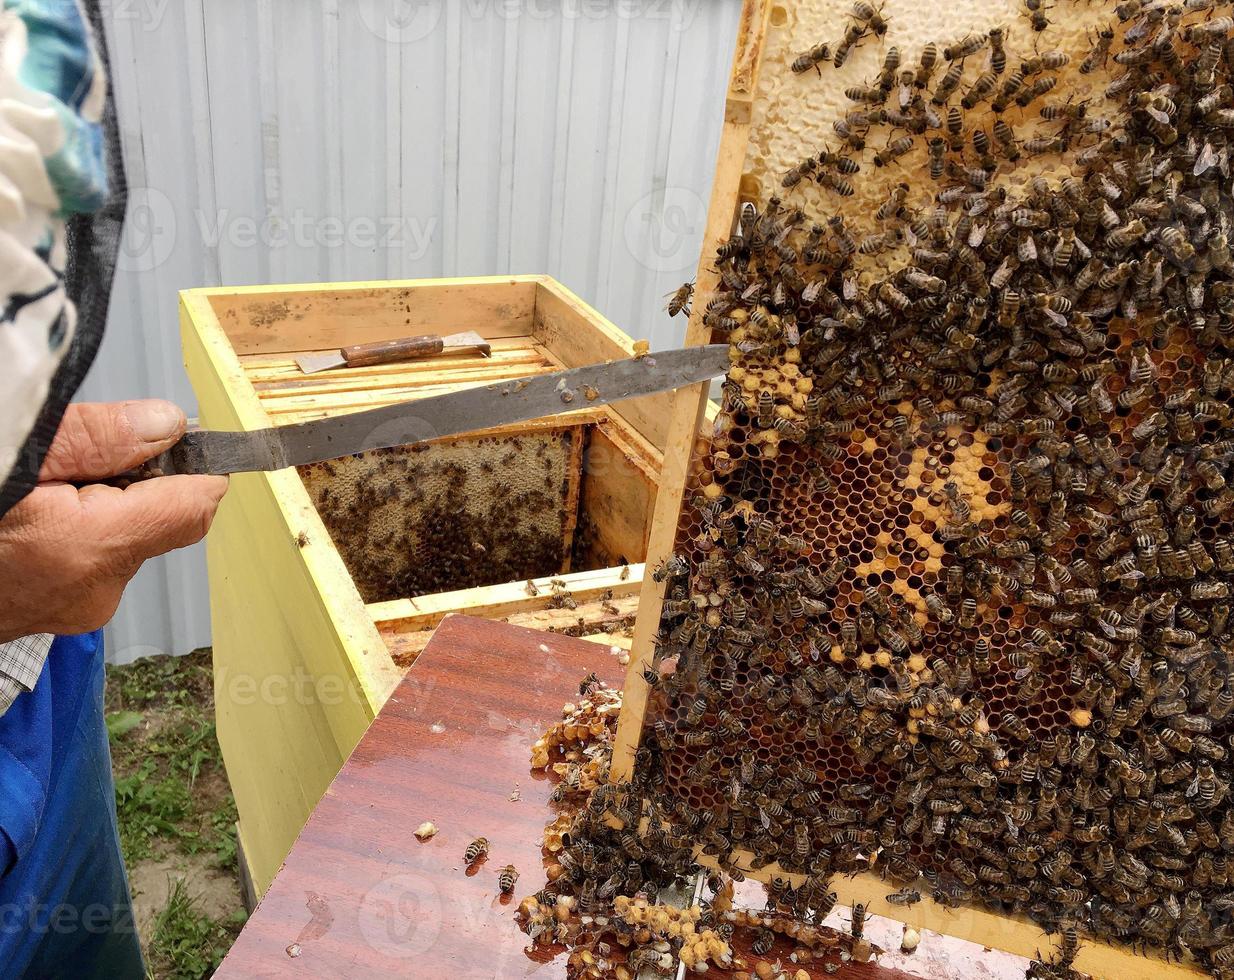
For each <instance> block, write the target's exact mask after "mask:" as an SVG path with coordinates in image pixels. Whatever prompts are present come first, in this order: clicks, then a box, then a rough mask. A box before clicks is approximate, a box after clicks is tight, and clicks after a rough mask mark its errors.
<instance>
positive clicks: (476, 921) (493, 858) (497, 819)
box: [215, 616, 1023, 980]
mask: <svg viewBox="0 0 1234 980" xmlns="http://www.w3.org/2000/svg"><path fill="white" fill-rule="evenodd" d="M593 670H594V671H595V672H596V673H597V674H598V675H599V676H600V677H601V678H602V679H604V680H605V681H607V682H609V683H612V684H615V683H617V682H618V681H619V677H620V673H621V668H620V666H619V665H618V663H617V661H616V659H615V658H614V657H613V656H612V655H611V654H610V652H609V650H608V649H607V648H606V647H604V646H602V645H598V644H595V643H588V642H586V641H584V640H578V639H575V638H572V637H565V636H556V635H551V634H546V633H539V632H535V631H533V630H528V629H521V628H519V627H516V626H510V625H508V624H505V623H495V622H491V621H488V620H481V619H473V618H470V617H464V616H450V617H448V618H447V619H445V620H444V621H443V622H442V624H441V625H440V626H439V627H438V629H437V632H436V634H435V635H434V637H433V639H432V640H431V641H430V643H429V644H428V646H427V647H426V648H425V650H424V652H423V653H422V654H421V655H420V657H419V659H418V660H417V661H416V664H415V666H414V667H413V668H412V669H411V670H409V671H408V672H407V675H406V676H405V677H404V678H403V680H402V682H401V683H400V684H399V685H398V687H397V688H396V689H395V691H394V693H393V695H391V697H390V700H389V701H388V702H387V704H386V706H385V708H383V709H382V711H381V713H380V714H379V715H378V717H377V719H376V720H375V721H374V722H373V724H372V726H371V727H370V729H369V730H368V732H367V733H366V734H365V735H364V737H363V738H362V739H361V740H360V743H359V745H357V746H356V749H355V751H354V752H353V753H352V754H351V757H350V758H349V759H348V760H347V762H346V764H345V765H344V766H343V769H342V771H341V772H340V773H339V774H338V776H337V777H336V778H335V780H334V782H333V783H332V784H331V786H330V788H329V790H328V791H327V792H326V794H325V796H324V797H323V799H322V800H321V802H320V803H319V804H318V806H317V808H316V809H315V810H314V811H313V815H312V817H311V818H310V820H309V822H308V824H307V825H306V826H305V828H304V830H303V831H302V832H301V833H300V836H299V838H298V840H297V841H296V844H295V846H294V847H293V848H292V850H291V853H290V854H289V855H288V856H287V860H286V862H285V863H284V865H283V868H282V870H281V871H280V872H279V874H278V876H277V877H276V878H275V880H274V883H273V884H272V885H271V886H270V889H269V891H268V892H267V893H266V895H265V898H264V899H263V900H262V902H261V904H260V906H258V908H257V910H256V912H254V914H253V916H252V918H250V919H249V922H248V924H247V925H246V926H245V927H244V930H243V931H242V932H241V934H240V937H239V939H238V940H237V941H236V944H235V946H234V947H233V948H232V950H231V952H230V953H229V954H228V956H227V958H226V960H224V962H223V964H222V966H221V967H220V968H219V971H218V972H217V973H216V974H215V976H216V977H219V978H224V980H226V978H250V977H299V978H304V977H345V978H355V980H359V978H361V977H364V978H368V977H395V976H400V977H423V978H434V980H437V978H442V980H472V978H475V980H482V978H483V980H489V978H492V980H498V978H501V980H506V978H514V977H534V978H536V980H541V978H562V977H565V976H566V963H565V956H564V955H563V954H562V952H561V951H560V950H556V951H553V950H547V951H546V950H537V951H528V949H527V943H526V939H525V937H524V936H523V934H522V933H520V932H519V930H518V927H517V925H516V923H515V921H514V912H515V909H517V907H518V902H519V901H520V900H521V899H522V897H523V896H525V895H528V894H530V893H532V892H534V891H536V890H537V889H539V888H541V887H542V886H543V884H544V877H543V874H542V867H543V862H542V859H541V851H540V839H541V835H542V832H543V828H544V824H545V823H546V822H547V820H548V818H549V815H550V806H549V803H548V796H549V793H550V792H551V791H552V783H551V782H550V781H549V780H548V779H547V778H546V777H544V776H542V775H536V776H533V775H531V773H530V771H529V763H530V748H531V743H532V742H533V741H534V740H535V739H536V738H537V737H538V736H539V735H540V734H541V733H542V732H543V731H544V729H546V728H547V727H548V726H549V725H550V724H552V723H553V722H554V721H556V720H557V719H559V718H560V717H561V706H562V705H563V704H564V703H565V702H567V701H570V700H572V699H574V698H577V696H578V684H579V681H580V680H581V679H582V678H583V677H584V676H585V675H586V674H587V673H588V672H589V671H593ZM512 796H513V797H514V799H511V797H512ZM426 820H427V821H432V822H433V823H435V824H436V825H437V827H438V828H439V833H438V834H437V835H436V836H435V837H433V838H431V839H430V840H428V841H425V842H423V843H421V842H420V841H419V840H417V839H416V837H415V836H414V831H415V829H416V828H417V827H418V826H419V825H420V824H421V823H423V822H424V821H426ZM478 836H485V837H487V838H488V839H489V842H490V852H489V857H488V860H487V861H485V862H483V863H481V864H480V865H479V866H478V867H477V868H475V869H473V870H472V871H467V870H466V869H465V868H464V867H463V861H462V856H463V851H464V850H465V848H466V847H467V844H468V843H469V842H470V841H471V840H472V839H473V838H475V837H478ZM511 863H512V864H514V865H515V867H517V868H518V869H519V871H520V872H521V875H522V877H521V878H520V880H519V882H518V885H517V887H516V888H515V892H514V895H513V896H512V897H509V898H507V897H503V896H501V895H499V893H498V889H497V873H498V871H499V869H501V868H502V867H503V866H505V865H506V864H511ZM752 898H754V904H761V902H758V901H757V897H756V896H752ZM888 926H889V931H888V932H887V936H888V939H887V940H883V937H882V936H881V935H879V936H875V935H874V934H873V931H874V930H875V929H876V928H877V926H876V925H874V924H870V925H867V930H869V931H870V933H871V938H872V939H874V940H875V941H876V942H878V941H885V942H889V941H890V937H891V934H892V931H894V929H895V928H896V926H894V925H893V924H888ZM895 935H896V936H897V937H898V933H895ZM927 938H932V937H927ZM943 938H944V937H938V939H939V940H940V941H941V940H942V939H943ZM897 941H898V940H897ZM955 942H957V941H955V940H947V943H948V944H949V945H948V946H947V947H946V951H945V955H943V956H941V957H935V956H927V955H923V954H924V953H926V949H925V948H924V947H925V946H926V945H927V943H926V940H923V948H922V949H919V950H918V953H917V954H914V956H913V957H896V958H895V960H894V963H895V966H894V967H881V966H878V965H876V964H864V965H861V966H858V965H850V966H847V967H845V968H844V969H843V970H841V972H840V973H838V974H834V976H838V977H841V978H843V980H849V978H878V980H900V978H907V977H914V976H915V977H955V976H964V977H990V978H993V977H998V978H1000V980H1001V978H1004V977H1011V976H1017V975H1020V976H1022V975H1023V961H1018V962H1017V963H1016V964H1015V965H1016V966H1017V967H1018V969H1019V973H1018V974H1016V973H1013V972H1007V970H1006V967H1007V962H1006V961H1004V960H1001V959H999V960H998V961H997V963H995V962H994V961H989V960H988V957H989V956H990V955H995V956H996V957H998V956H999V955H1000V954H988V953H983V952H982V951H981V949H980V947H977V946H973V945H972V944H970V943H963V944H960V945H959V946H952V945H950V944H951V943H955ZM941 951H942V950H941V947H940V952H941ZM1013 959H1014V958H1013ZM987 962H988V963H989V966H990V969H986V968H985V966H983V964H984V963H987ZM718 975H719V974H717V972H716V971H712V972H710V973H709V974H708V976H712V977H715V976H718ZM824 975H825V974H823V973H822V972H821V971H819V972H818V976H819V977H822V976H824Z"/></svg>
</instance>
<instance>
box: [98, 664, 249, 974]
mask: <svg viewBox="0 0 1234 980" xmlns="http://www.w3.org/2000/svg"><path fill="white" fill-rule="evenodd" d="M106 711H107V731H108V736H109V739H110V741H111V753H112V767H113V770H114V773H115V782H116V813H117V816H118V818H119V824H120V846H121V849H122V850H123V852H124V859H125V862H126V864H128V866H129V867H130V868H133V867H134V866H135V865H136V864H137V863H138V862H141V861H143V860H147V859H163V860H166V859H167V858H169V857H170V858H172V859H174V858H175V856H176V855H194V856H200V855H206V856H208V863H209V864H210V865H213V866H214V867H216V868H218V869H219V870H220V871H222V872H224V873H227V874H232V875H234V874H236V873H237V872H236V835H235V821H236V806H235V801H234V800H233V798H232V795H231V790H230V788H229V787H228V785H227V777H226V773H225V772H224V769H223V759H222V755H221V753H220V751H219V746H218V742H217V740H216V738H215V730H214V683H213V670H212V665H211V659H210V651H209V650H198V651H195V652H194V653H192V654H190V655H189V656H187V657H153V658H150V659H147V660H140V661H137V662H136V663H133V664H129V665H127V666H123V667H109V668H108V673H107V701H106ZM197 865H198V866H200V860H199V861H198V862H197ZM243 922H244V910H243V908H237V910H236V912H235V913H234V914H231V915H227V916H225V917H224V918H222V919H215V918H212V917H211V916H209V915H207V914H206V913H205V912H204V911H203V910H202V908H201V906H200V902H199V896H198V895H196V894H194V893H193V886H192V884H191V881H190V882H189V883H188V884H186V883H185V881H184V880H177V881H175V882H174V884H173V887H172V891H171V893H170V895H169V898H168V901H167V904H166V906H165V907H164V908H163V909H162V910H161V911H160V912H159V913H158V916H157V918H156V919H155V922H154V925H153V927H152V928H149V929H147V930H145V931H146V933H147V935H143V936H142V939H143V941H144V942H145V953H146V965H147V968H148V970H149V972H150V976H151V977H152V978H157V980H199V978H203V977H208V976H210V974H211V973H212V972H213V971H214V969H215V967H217V966H218V963H219V962H220V961H221V960H222V958H223V956H224V954H225V953H226V952H227V950H228V949H229V948H230V946H231V944H232V942H233V941H234V940H235V937H236V935H237V934H238V933H239V931H240V926H241V925H242V924H243Z"/></svg>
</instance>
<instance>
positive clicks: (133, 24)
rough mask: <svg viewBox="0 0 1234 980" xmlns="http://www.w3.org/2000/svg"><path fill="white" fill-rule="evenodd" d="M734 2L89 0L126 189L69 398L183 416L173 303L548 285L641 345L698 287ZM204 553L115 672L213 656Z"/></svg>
mask: <svg viewBox="0 0 1234 980" xmlns="http://www.w3.org/2000/svg"><path fill="white" fill-rule="evenodd" d="M740 6H741V5H740V0H208V2H207V0H177V2H172V0H105V2H104V3H103V8H104V10H105V12H106V17H107V31H108V43H109V47H110V50H111V53H112V60H113V66H112V70H113V85H114V87H115V91H116V99H117V103H118V110H119V116H120V125H121V130H122V140H123V144H124V155H125V164H126V167H127V169H128V176H129V182H130V185H131V187H132V191H131V200H130V208H129V222H128V228H127V230H126V241H125V249H124V255H123V256H122V261H121V269H120V271H119V273H118V276H117V281H116V287H115V293H114V297H113V306H112V313H111V319H110V324H109V327H108V336H107V338H106V341H105V342H104V345H103V353H102V356H101V358H100V360H99V363H98V364H97V365H96V367H95V369H94V370H93V371H92V373H91V375H90V377H89V379H88V381H87V383H86V386H85V389H84V390H83V392H82V397H83V398H85V399H114V398H125V397H135V396H141V395H159V396H164V397H169V398H173V399H175V400H177V401H178V402H180V403H181V404H183V405H185V406H189V407H191V405H192V391H191V389H190V388H189V386H188V382H187V380H186V379H185V377H184V372H183V369H182V366H181V362H180V347H179V338H178V327H177V308H176V291H177V290H178V289H182V288H185V287H189V286H198V285H212V284H219V283H226V284H248V283H265V282H298V281H315V280H347V279H382V278H402V277H429V276H453V275H480V274H490V273H504V272H512V273H514V272H547V273H549V274H551V275H553V276H556V277H557V278H558V279H560V280H561V281H563V282H564V283H566V284H567V285H568V286H569V287H570V288H572V289H573V290H575V291H576V292H578V293H579V294H580V295H581V296H583V297H584V298H585V299H587V300H588V301H589V302H591V303H592V304H593V305H595V306H596V307H597V308H598V309H600V310H601V311H602V312H603V313H605V314H606V315H607V316H609V317H610V318H611V319H613V320H614V321H615V322H616V323H617V324H618V325H619V326H621V327H623V328H624V329H625V330H627V331H628V332H629V333H630V334H632V335H634V336H636V337H647V338H649V339H651V340H652V342H653V346H667V345H670V344H673V343H675V342H678V341H679V340H680V338H681V333H682V330H683V329H684V323H683V322H681V321H680V320H678V321H677V322H673V321H670V320H669V319H668V318H667V316H665V315H664V314H663V313H662V312H661V308H662V305H663V299H662V297H663V294H664V293H666V292H668V291H669V290H671V289H673V288H674V287H676V286H677V285H679V284H680V283H681V282H682V280H683V279H685V278H689V277H690V276H692V274H693V269H694V265H695V263H696V261H697V256H698V252H699V245H700V241H701V237H702V230H703V223H704V219H705V216H706V202H707V198H708V195H709V193H710V183H711V175H712V170H713V167H714V164H715V154H716V147H717V144H718V140H719V131H720V122H721V115H722V108H723V106H722V102H723V93H724V86H725V81H726V77H727V71H728V65H729V61H730V58H731V52H732V45H733V40H734V37H735V32H736V23H737V16H738V13H739V11H740ZM209 636H210V633H209V609H208V602H207V590H206V576H205V564H204V561H203V560H202V555H201V553H200V549H198V550H196V551H190V552H187V553H183V554H179V555H175V556H171V557H169V558H167V559H163V560H159V561H155V562H151V563H149V564H148V565H147V566H146V567H145V568H144V569H143V570H142V571H141V572H140V573H139V575H138V577H137V580H136V581H135V582H134V584H133V586H132V587H131V588H130V589H129V592H128V593H127V594H126V596H125V599H124V602H123V604H122V605H121V607H120V611H119V613H118V615H117V616H116V619H115V621H114V622H113V623H112V625H111V627H110V636H109V641H110V656H111V658H112V659H113V660H116V661H119V662H127V661H128V660H132V659H135V658H136V657H139V656H143V655H146V654H149V653H153V652H157V651H168V652H175V653H183V652H186V651H187V650H189V649H192V648H193V647H195V646H199V645H202V644H205V643H208V642H209Z"/></svg>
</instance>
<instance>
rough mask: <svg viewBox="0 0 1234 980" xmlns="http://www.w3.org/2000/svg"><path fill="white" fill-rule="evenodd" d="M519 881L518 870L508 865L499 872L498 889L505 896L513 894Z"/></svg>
mask: <svg viewBox="0 0 1234 980" xmlns="http://www.w3.org/2000/svg"><path fill="white" fill-rule="evenodd" d="M517 881H518V869H517V868H516V867H514V865H512V864H507V865H506V866H505V867H504V868H502V869H501V870H500V871H498V872H497V888H498V890H499V891H500V892H501V894H503V895H509V894H511V893H512V892H513V891H514V885H515V883H516V882H517Z"/></svg>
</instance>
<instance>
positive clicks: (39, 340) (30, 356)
mask: <svg viewBox="0 0 1234 980" xmlns="http://www.w3.org/2000/svg"><path fill="white" fill-rule="evenodd" d="M99 65H100V63H99V58H98V52H97V50H96V48H95V45H94V41H93V38H92V37H91V33H90V29H89V27H88V24H87V21H86V19H85V18H84V16H83V14H82V10H81V8H80V6H79V5H78V3H77V2H76V0H0V485H5V484H7V483H9V481H10V479H11V478H13V477H15V476H17V475H18V474H19V473H20V474H21V477H22V480H23V482H24V484H25V489H28V487H29V485H30V484H31V483H32V479H33V474H36V473H37V472H38V466H39V465H40V464H41V461H42V456H43V455H44V454H45V453H46V449H47V447H46V446H39V445H31V440H29V438H28V437H29V436H30V434H31V431H32V429H33V428H34V425H35V422H36V420H38V418H39V415H40V412H41V411H42V409H43V406H44V403H45V402H46V401H47V400H48V396H49V393H50V391H51V388H52V385H53V380H54V378H55V377H56V372H57V369H58V368H59V366H60V363H61V361H62V359H63V358H64V356H65V353H66V352H67V351H68V350H69V349H70V347H71V345H72V341H73V337H74V332H75V330H76V326H77V323H76V315H75V313H74V310H73V307H72V304H71V303H70V302H69V300H68V298H67V297H66V295H65V288H64V267H65V258H66V249H65V218H66V217H67V216H69V215H71V214H74V213H84V212H91V211H94V210H97V209H98V208H99V207H100V206H101V205H102V204H103V202H104V201H105V200H106V196H107V178H106V170H105V167H104V158H103V139H102V131H101V127H100V119H101V115H102V110H103V105H104V101H105V96H106V83H105V79H104V73H103V71H102V70H101V69H100V67H99ZM56 421H58V419H57V420H56ZM5 499H8V497H5Z"/></svg>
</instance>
